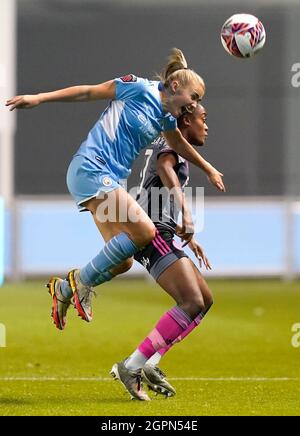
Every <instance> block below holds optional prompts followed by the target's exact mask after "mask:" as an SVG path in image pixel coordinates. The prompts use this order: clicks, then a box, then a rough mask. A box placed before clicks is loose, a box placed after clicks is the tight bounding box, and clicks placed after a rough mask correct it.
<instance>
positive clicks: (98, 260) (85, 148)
mask: <svg viewBox="0 0 300 436" xmlns="http://www.w3.org/2000/svg"><path fill="white" fill-rule="evenodd" d="M204 92H205V84H204V81H203V79H202V78H201V77H200V76H199V75H198V74H197V73H195V72H194V71H193V70H191V69H189V68H187V63H186V60H185V58H184V56H183V53H182V52H181V51H180V50H178V49H173V51H172V54H171V56H170V57H169V61H168V64H167V66H166V68H165V70H164V72H163V74H162V77H161V80H160V81H149V80H147V79H143V78H138V77H136V76H134V75H132V74H129V75H127V76H124V77H121V78H119V79H115V80H110V81H108V82H105V83H101V84H99V85H81V86H74V87H70V88H65V89H61V90H57V91H53V92H46V93H40V94H36V95H20V96H16V97H13V98H12V99H10V100H8V101H7V102H6V105H7V106H10V110H14V109H19V108H33V107H35V106H38V105H39V104H41V103H46V102H57V101H58V102H70V101H90V100H101V99H108V100H111V101H110V104H109V106H108V107H107V109H106V110H105V111H104V113H103V114H102V115H101V117H100V119H99V120H98V121H97V122H96V124H95V125H94V127H93V128H92V129H91V130H90V132H89V134H88V136H87V139H86V140H85V141H84V142H83V143H82V145H81V147H80V148H79V150H78V151H77V153H76V154H75V155H74V157H73V159H72V161H71V164H70V166H69V169H68V174H67V184H68V188H69V191H70V193H71V195H72V196H73V198H74V199H75V201H76V203H77V205H78V207H79V209H80V210H85V209H86V210H89V211H90V212H91V213H92V215H93V218H94V221H95V224H96V226H97V228H98V229H99V231H100V232H101V234H102V236H103V238H104V240H105V242H106V244H105V246H104V248H103V249H102V250H101V251H100V252H99V254H98V255H97V256H96V257H95V258H94V259H92V260H91V261H90V262H89V263H88V264H87V265H86V266H84V267H83V268H82V269H80V270H79V269H76V270H72V271H70V272H69V273H68V275H67V278H66V279H65V280H62V279H60V278H57V277H53V278H52V279H50V282H49V291H50V294H51V296H52V299H53V308H52V313H53V318H54V322H55V325H56V327H57V328H59V329H63V328H64V327H65V324H66V314H67V310H68V307H69V305H70V303H71V299H72V298H74V303H75V307H76V309H77V310H78V313H79V314H80V315H81V317H82V318H83V319H84V320H86V321H90V320H91V319H92V309H91V296H92V287H94V286H97V285H99V284H101V283H104V282H106V281H108V280H111V279H112V278H113V277H114V275H115V274H116V273H117V272H118V268H119V267H120V265H121V267H122V268H123V269H124V265H123V266H122V263H124V262H125V267H126V262H128V261H127V259H128V258H130V257H131V256H133V255H134V254H136V253H137V252H138V251H139V250H140V249H141V248H143V247H145V246H146V245H147V244H148V243H149V242H151V241H152V240H153V239H154V238H155V236H156V228H155V226H154V224H153V222H152V221H151V219H150V218H149V217H148V215H147V214H146V213H145V211H144V210H143V209H142V208H141V207H140V206H139V205H138V203H137V202H136V201H135V200H134V199H133V198H132V197H131V196H130V195H129V194H128V193H127V192H126V190H125V189H124V188H123V187H122V186H121V180H123V179H126V178H127V177H128V175H129V174H130V168H131V166H132V164H133V161H134V159H135V158H136V157H137V155H138V154H139V152H140V150H141V149H143V148H145V147H146V146H147V145H148V144H149V143H151V142H152V141H153V140H154V139H155V138H156V137H157V136H158V135H159V134H161V133H162V134H163V135H164V137H165V139H166V141H167V143H168V145H169V146H170V147H171V148H172V149H173V150H174V151H175V152H177V153H178V154H179V155H180V156H182V157H183V158H185V159H187V160H189V161H190V162H192V163H193V164H195V165H196V166H198V167H199V168H201V169H202V170H203V171H204V172H205V173H206V174H207V176H208V178H209V180H210V181H211V183H213V184H214V185H215V186H216V187H217V188H218V189H220V190H222V191H223V190H224V189H225V188H224V184H223V181H222V174H221V173H220V172H219V171H218V170H216V169H215V168H214V167H213V166H212V165H211V164H210V163H208V162H207V161H206V160H205V159H203V158H202V157H201V156H200V155H199V154H198V153H197V152H196V151H195V150H194V149H193V147H192V146H191V145H190V144H189V142H187V141H186V140H185V139H184V137H183V136H182V135H181V133H180V130H179V129H178V128H177V124H176V118H178V117H179V116H180V115H181V114H182V113H183V111H186V110H187V111H190V112H192V111H193V110H194V109H195V107H196V105H197V102H198V101H199V100H200V99H201V98H202V97H203V95H204ZM107 205H108V206H109V205H113V206H111V207H112V208H113V209H114V210H115V208H116V214H113V216H114V219H108V220H107V213H105V214H104V207H106V206H107ZM104 215H105V216H104ZM108 215H109V213H108ZM120 216H122V219H121V218H120ZM175 312H176V313H174V314H173V316H174V321H175V322H176V318H177V309H176V310H175ZM179 312H180V311H179ZM172 319H173V318H172ZM163 322H167V323H168V320H165V321H163ZM174 339H175V337H174Z"/></svg>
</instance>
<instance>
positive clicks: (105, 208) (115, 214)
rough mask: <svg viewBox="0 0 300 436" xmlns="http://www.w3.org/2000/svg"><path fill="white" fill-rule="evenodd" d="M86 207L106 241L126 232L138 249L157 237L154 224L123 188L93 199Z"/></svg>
mask: <svg viewBox="0 0 300 436" xmlns="http://www.w3.org/2000/svg"><path fill="white" fill-rule="evenodd" d="M84 206H85V207H86V208H87V209H88V210H89V211H90V212H91V213H92V215H93V217H94V221H95V223H96V225H97V227H98V229H99V231H100V232H101V235H102V236H103V238H104V240H105V241H108V240H110V239H111V238H112V237H113V236H115V235H117V234H119V233H120V232H126V233H127V234H128V235H129V237H130V238H131V239H132V240H133V241H134V242H135V244H136V245H137V246H138V247H143V246H144V245H146V244H147V243H149V242H150V241H151V240H152V239H153V238H154V236H155V226H154V224H153V222H152V221H151V219H150V218H149V217H148V215H147V214H146V213H145V211H144V210H143V209H142V208H141V207H140V205H139V204H138V203H137V202H136V201H135V200H134V199H133V198H132V197H131V196H130V195H129V194H128V193H127V191H125V189H123V188H118V189H115V190H114V191H111V192H108V193H106V194H104V195H103V197H102V198H92V199H91V200H88V201H87V202H86V203H85V204H84Z"/></svg>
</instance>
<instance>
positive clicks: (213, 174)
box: [207, 167, 226, 192]
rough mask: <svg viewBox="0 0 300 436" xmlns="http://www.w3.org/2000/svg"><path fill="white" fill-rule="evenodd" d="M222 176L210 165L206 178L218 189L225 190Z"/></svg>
mask: <svg viewBox="0 0 300 436" xmlns="http://www.w3.org/2000/svg"><path fill="white" fill-rule="evenodd" d="M222 177H224V175H223V174H222V173H220V171H218V170H216V168H214V167H211V169H210V171H209V173H208V174H207V178H208V180H209V181H210V183H212V184H213V185H215V186H216V187H217V188H218V189H219V190H220V191H222V192H226V189H225V185H224V183H223V180H222Z"/></svg>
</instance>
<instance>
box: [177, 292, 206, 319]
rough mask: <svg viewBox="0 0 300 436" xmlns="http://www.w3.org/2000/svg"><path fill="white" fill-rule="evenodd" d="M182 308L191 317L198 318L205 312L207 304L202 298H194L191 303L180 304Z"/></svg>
mask: <svg viewBox="0 0 300 436" xmlns="http://www.w3.org/2000/svg"><path fill="white" fill-rule="evenodd" d="M180 307H181V308H182V309H183V310H184V311H185V312H186V313H187V314H188V315H189V316H190V317H191V319H194V318H196V316H198V315H199V314H200V313H201V312H204V311H205V304H204V301H203V299H202V298H200V297H199V298H197V297H194V298H192V299H191V300H190V301H186V302H184V303H182V304H180Z"/></svg>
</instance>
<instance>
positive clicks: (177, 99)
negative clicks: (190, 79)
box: [168, 82, 204, 118]
mask: <svg viewBox="0 0 300 436" xmlns="http://www.w3.org/2000/svg"><path fill="white" fill-rule="evenodd" d="M171 91H172V92H173V94H172V95H171V96H170V98H169V105H168V106H169V107H168V109H169V112H170V113H171V115H173V117H175V118H178V117H180V115H182V113H183V112H184V111H186V110H187V111H190V112H193V110H195V108H196V106H197V103H198V102H199V101H200V100H201V99H202V97H203V95H204V87H198V89H195V88H194V87H193V86H188V87H186V88H183V87H181V86H179V85H178V84H177V82H173V83H172V84H171Z"/></svg>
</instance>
